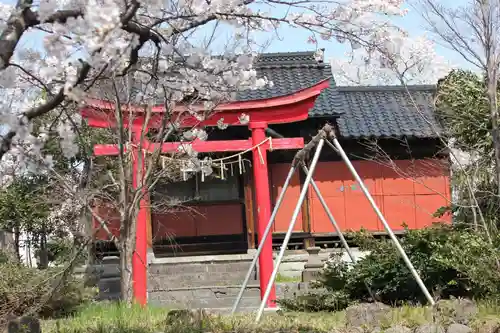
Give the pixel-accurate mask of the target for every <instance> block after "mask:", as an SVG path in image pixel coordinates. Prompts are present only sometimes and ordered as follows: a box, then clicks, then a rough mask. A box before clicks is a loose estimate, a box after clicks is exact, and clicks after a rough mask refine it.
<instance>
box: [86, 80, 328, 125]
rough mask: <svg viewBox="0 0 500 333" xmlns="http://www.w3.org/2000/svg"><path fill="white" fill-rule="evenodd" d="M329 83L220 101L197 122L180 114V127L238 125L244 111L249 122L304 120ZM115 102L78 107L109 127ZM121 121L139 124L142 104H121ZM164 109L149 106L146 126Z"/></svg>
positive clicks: (159, 118) (180, 110) (155, 121)
mask: <svg viewBox="0 0 500 333" xmlns="http://www.w3.org/2000/svg"><path fill="white" fill-rule="evenodd" d="M328 86H329V79H325V80H323V81H320V82H318V83H316V84H315V85H313V86H311V87H309V88H305V89H302V90H298V91H296V92H294V93H292V94H289V95H284V96H278V97H272V98H267V99H258V100H249V101H234V102H229V103H224V104H220V105H218V106H216V107H215V110H214V113H213V115H212V116H210V117H209V118H208V119H206V120H204V121H199V120H197V119H196V118H195V117H193V116H186V117H183V119H182V123H181V126H183V127H192V126H216V125H217V122H218V121H219V120H220V119H221V118H223V122H224V123H225V124H228V125H241V123H240V120H239V117H240V116H241V114H243V113H244V114H246V115H248V116H249V118H250V122H251V123H267V124H280V123H291V122H296V121H300V120H305V119H307V117H308V113H309V110H310V109H312V108H313V107H314V103H315V101H316V98H317V97H318V96H319V94H320V93H321V91H322V90H323V89H325V88H327V87H328ZM114 109H115V103H113V102H110V101H104V100H97V99H90V100H88V101H87V102H86V104H85V106H84V107H83V108H82V109H81V115H82V116H83V117H84V118H86V119H87V120H88V124H89V126H92V127H100V128H109V127H114V126H116V123H117V122H116V118H115V112H114ZM122 109H123V110H124V111H130V112H123V113H122V117H123V124H125V126H128V124H132V126H133V127H142V125H143V123H144V119H145V107H141V106H130V107H125V106H122ZM193 109H194V110H199V112H200V113H202V112H204V108H203V106H202V105H200V106H190V110H193ZM184 111H186V107H185V106H182V105H179V106H177V107H176V108H175V111H174V117H173V118H175V113H178V114H180V113H183V112H184ZM164 112H165V108H164V106H163V105H158V106H154V107H153V108H152V113H151V117H150V120H149V123H148V127H149V128H158V127H159V126H160V124H161V123H162V120H163V114H164Z"/></svg>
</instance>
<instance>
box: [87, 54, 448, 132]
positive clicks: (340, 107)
mask: <svg viewBox="0 0 500 333" xmlns="http://www.w3.org/2000/svg"><path fill="white" fill-rule="evenodd" d="M255 69H256V70H257V73H258V76H259V77H263V76H265V77H267V79H268V80H270V81H272V82H273V86H272V87H265V88H264V89H258V90H245V91H241V92H239V93H238V94H237V96H236V99H237V100H255V99H264V98H270V97H276V96H283V95H288V94H292V93H294V92H296V91H297V90H300V89H304V88H308V87H310V86H312V85H314V84H315V83H318V82H319V81H321V80H324V79H326V78H328V77H331V70H330V66H329V65H328V64H325V63H323V62H318V61H316V60H315V57H314V52H290V53H264V54H261V55H260V56H259V57H258V59H257V61H256V63H255ZM125 86H126V85H124V87H125ZM408 89H409V91H410V95H411V98H413V99H414V100H415V102H416V104H417V105H419V108H418V110H417V108H415V107H414V106H413V103H412V101H411V98H410V95H409V94H408V93H407V91H406V88H404V87H400V86H383V87H382V86H376V87H335V83H334V80H333V79H331V82H330V87H329V88H327V89H325V90H323V91H322V93H321V95H320V96H319V97H318V98H317V100H316V104H315V106H314V108H313V109H311V111H310V112H309V117H312V118H319V117H332V116H333V117H337V119H336V121H337V125H338V128H339V131H340V133H339V134H340V135H341V136H342V137H344V138H354V139H357V138H369V137H379V138H381V137H402V136H406V137H417V138H433V137H436V134H435V131H434V130H433V128H435V129H437V130H441V128H440V126H439V124H438V122H437V121H436V118H435V117H434V114H433V110H432V94H433V89H434V88H433V87H432V86H409V87H408ZM104 90H106V89H101V87H99V86H96V87H94V91H95V93H96V95H98V96H100V95H101V94H102V91H104ZM101 98H105V97H104V96H101ZM161 102H163V101H159V103H161Z"/></svg>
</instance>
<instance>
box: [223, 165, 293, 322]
mask: <svg viewBox="0 0 500 333" xmlns="http://www.w3.org/2000/svg"><path fill="white" fill-rule="evenodd" d="M295 170H296V167H295V166H292V167H291V168H290V171H289V172H288V176H287V177H286V180H285V183H284V184H283V188H282V189H281V193H280V195H279V196H278V200H277V201H276V204H275V205H274V209H273V212H272V214H271V217H270V218H269V222H268V223H267V227H266V230H265V231H264V234H263V235H262V241H261V242H260V243H259V247H258V248H257V253H256V254H255V257H254V258H253V260H252V263H251V264H250V268H249V269H248V272H247V275H246V276H245V280H244V281H243V285H242V286H241V289H240V292H239V293H238V296H237V297H236V301H235V302H234V305H233V308H232V310H231V314H234V313H235V312H236V310H238V306H239V305H240V302H241V299H242V298H243V293H244V292H245V289H246V287H247V285H248V281H249V280H250V277H251V276H252V272H253V270H254V268H255V266H257V261H258V260H259V256H260V253H261V252H262V249H263V248H264V243H265V240H266V239H267V236H268V235H269V233H270V232H271V229H272V227H273V224H274V220H275V218H276V215H277V214H278V210H279V208H280V206H281V203H282V202H283V199H284V197H285V192H286V190H287V189H288V186H289V185H290V181H291V180H292V177H293V174H294V173H295Z"/></svg>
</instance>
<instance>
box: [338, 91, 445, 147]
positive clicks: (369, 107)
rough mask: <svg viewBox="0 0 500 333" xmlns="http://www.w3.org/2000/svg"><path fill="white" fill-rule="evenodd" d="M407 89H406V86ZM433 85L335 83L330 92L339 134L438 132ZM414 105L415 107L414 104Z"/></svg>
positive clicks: (428, 135) (419, 134)
mask: <svg viewBox="0 0 500 333" xmlns="http://www.w3.org/2000/svg"><path fill="white" fill-rule="evenodd" d="M407 89H408V90H407ZM433 92H434V87H433V86H408V87H407V88H406V87H403V86H378V87H377V86H376V87H337V88H335V89H334V90H333V91H332V92H331V93H332V97H331V99H332V100H333V101H334V107H335V109H336V112H340V113H342V115H341V116H340V117H339V118H338V119H337V125H338V128H339V131H340V133H339V134H340V135H341V136H342V137H345V138H361V137H378V138H383V137H416V138H434V137H437V133H436V132H441V126H440V124H439V122H438V121H437V119H436V117H435V114H434V110H433V107H432V95H433ZM415 105H417V106H418V107H415Z"/></svg>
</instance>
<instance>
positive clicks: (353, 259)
mask: <svg viewBox="0 0 500 333" xmlns="http://www.w3.org/2000/svg"><path fill="white" fill-rule="evenodd" d="M302 168H303V169H304V172H305V173H306V174H307V173H309V171H308V170H307V167H306V166H305V165H302ZM311 185H312V188H313V190H314V192H316V195H317V196H318V199H319V202H320V203H321V205H322V206H323V209H324V210H325V213H326V215H327V216H328V219H329V220H330V222H331V223H332V225H333V228H334V229H335V231H336V232H337V233H338V235H339V238H340V242H341V243H342V245H343V246H344V248H345V250H346V251H347V254H348V255H349V258H350V259H351V262H352V263H353V264H355V263H356V261H357V260H356V257H354V255H353V254H352V251H351V247H350V246H349V244H347V240H346V239H345V237H344V234H343V232H342V230H340V227H339V225H338V224H337V221H336V220H335V218H334V217H333V214H332V212H331V210H330V208H328V205H327V204H326V202H325V199H324V198H323V195H322V194H321V192H320V191H319V188H318V186H317V185H316V182H315V181H314V179H312V178H311ZM364 283H365V287H366V289H367V290H368V293H369V294H370V296H371V297H372V299H373V300H374V301H376V299H375V295H374V294H373V292H372V290H371V288H370V286H369V285H368V283H367V282H366V281H364Z"/></svg>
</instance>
